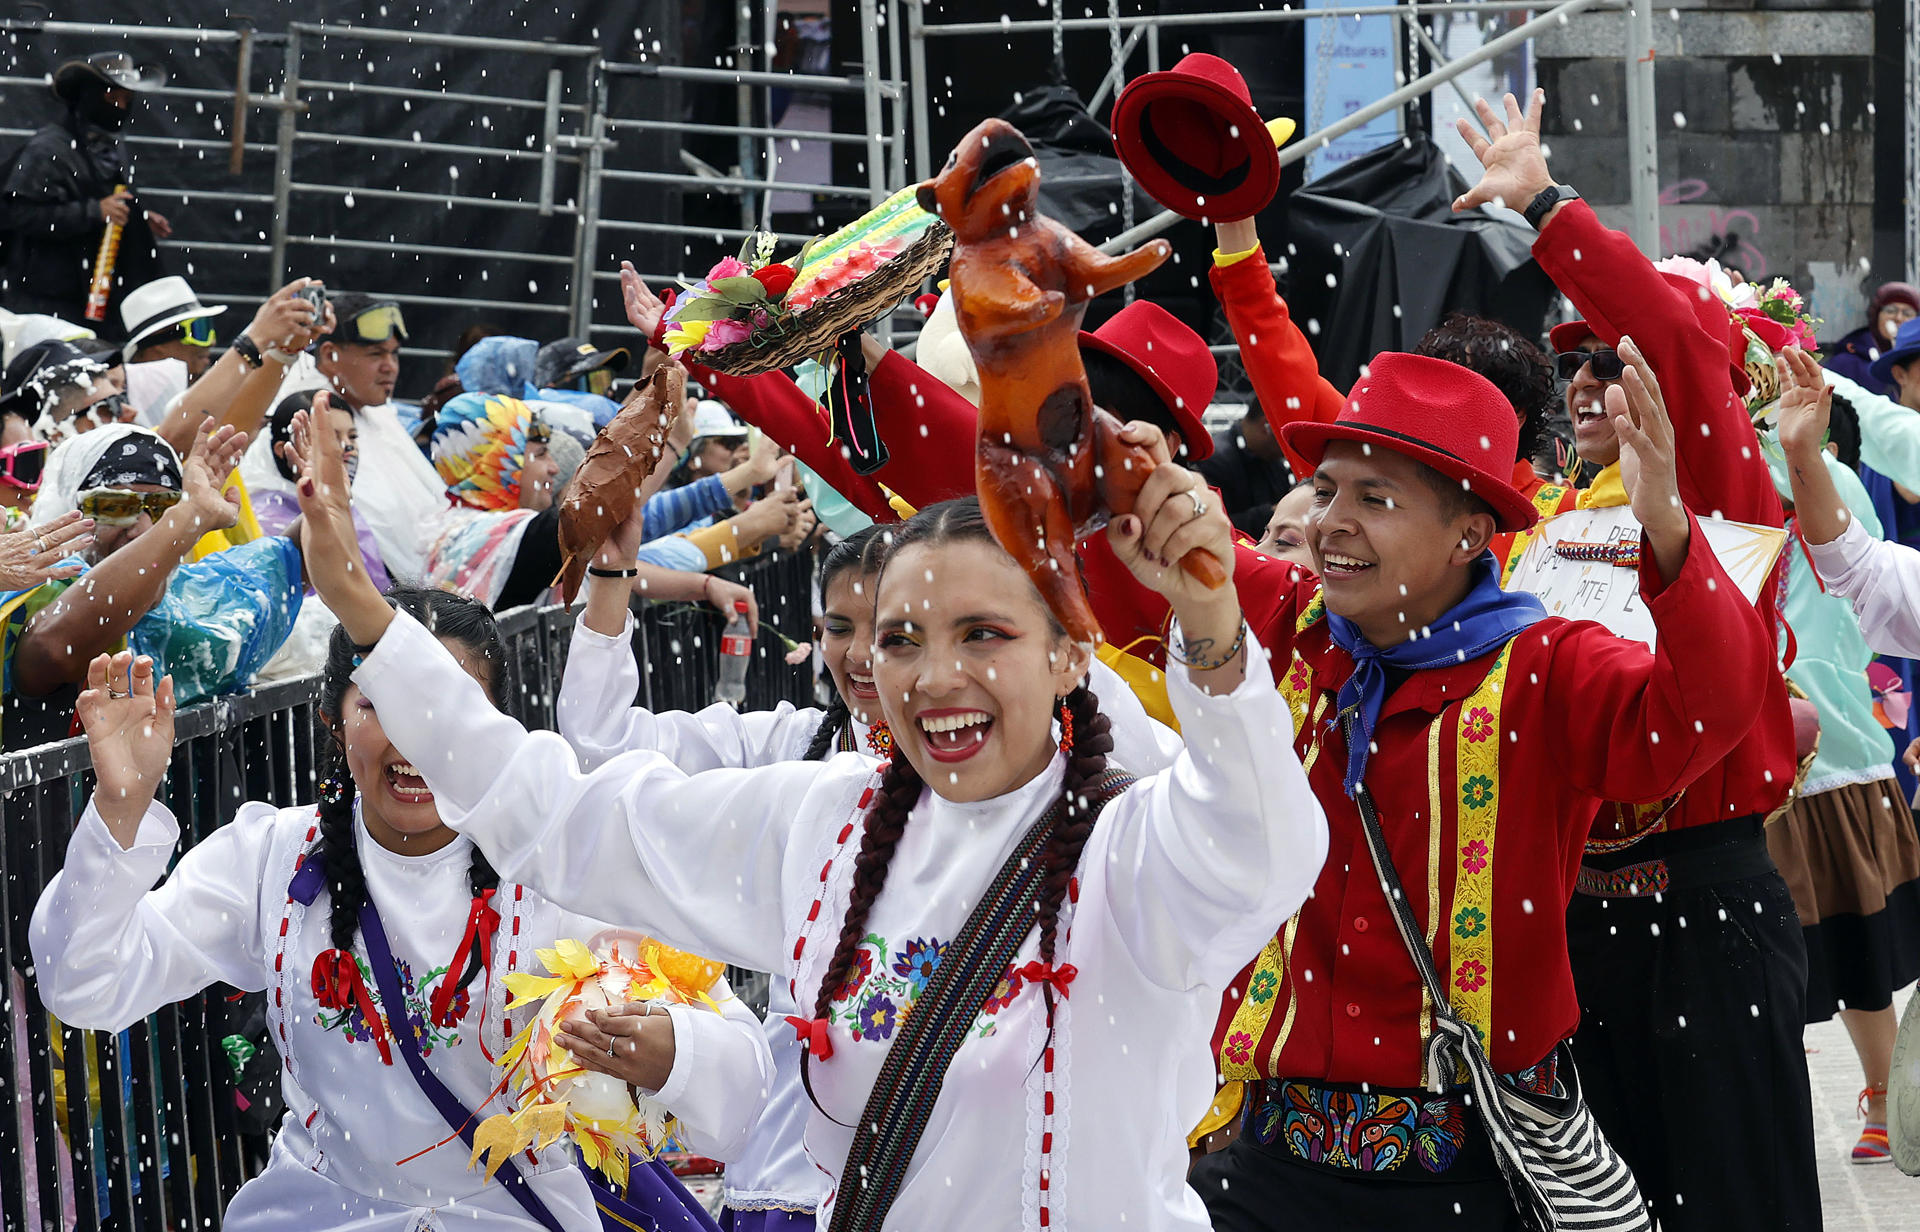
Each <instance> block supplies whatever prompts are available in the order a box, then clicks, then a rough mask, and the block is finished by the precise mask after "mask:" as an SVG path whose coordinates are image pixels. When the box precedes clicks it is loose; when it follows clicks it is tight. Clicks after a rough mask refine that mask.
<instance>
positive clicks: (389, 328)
mask: <svg viewBox="0 0 1920 1232" xmlns="http://www.w3.org/2000/svg"><path fill="white" fill-rule="evenodd" d="M336 336H337V337H339V338H340V339H342V340H344V341H346V342H369V343H373V344H376V345H378V344H379V343H382V342H385V341H386V340H387V339H389V338H393V337H398V338H399V339H400V341H402V342H405V341H406V340H407V321H406V318H405V317H403V316H401V315H400V305H398V304H375V305H373V306H372V307H370V308H368V309H366V310H365V311H363V312H361V313H360V315H359V316H356V317H354V318H352V319H351V320H348V321H343V322H341V324H340V327H339V331H338V333H337V335H336Z"/></svg>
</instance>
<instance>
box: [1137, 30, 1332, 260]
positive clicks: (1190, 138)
mask: <svg viewBox="0 0 1920 1232" xmlns="http://www.w3.org/2000/svg"><path fill="white" fill-rule="evenodd" d="M1111 123H1112V127H1113V148H1114V151H1115V152H1116V153H1118V154H1119V155H1120V161H1121V162H1122V163H1125V164H1126V167H1127V170H1128V171H1129V172H1131V173H1132V174H1133V178H1134V179H1136V180H1138V181H1140V186H1141V187H1142V188H1144V189H1146V190H1147V192H1148V193H1149V194H1151V195H1152V197H1153V199H1154V200H1155V201H1158V202H1159V203H1160V204H1161V205H1164V206H1166V207H1167V208H1168V209H1170V210H1172V211H1173V212H1174V213H1176V214H1181V215H1184V216H1185V217H1187V218H1199V219H1209V220H1211V221H1213V222H1232V221H1234V220H1236V219H1240V218H1251V217H1253V216H1254V215H1255V214H1258V213H1259V212H1260V211H1261V209H1262V208H1264V207H1265V206H1266V204H1267V202H1269V201H1271V200H1273V194H1274V193H1275V192H1277V191H1278V190H1279V188H1280V156H1279V154H1278V153H1276V152H1275V151H1276V148H1277V147H1278V146H1280V145H1281V144H1282V143H1284V142H1285V141H1286V140H1287V138H1289V137H1291V136H1293V128H1294V125H1293V121H1292V120H1285V119H1282V120H1275V121H1273V122H1272V123H1271V124H1268V123H1267V122H1265V121H1263V120H1262V119H1261V118H1260V113H1259V112H1257V111H1255V110H1254V109H1253V95H1252V94H1251V93H1250V92H1249V91H1248V90H1247V83H1246V81H1245V79H1243V78H1242V77H1241V76H1240V72H1239V70H1238V69H1236V68H1234V67H1233V65H1231V64H1228V63H1227V62H1226V61H1225V60H1222V59H1221V58H1220V57H1219V56H1210V55H1207V54H1206V53H1204V52H1195V53H1194V54H1192V55H1190V56H1187V57H1186V58H1185V59H1183V60H1181V61H1180V63H1178V64H1176V65H1174V66H1173V67H1172V68H1171V69H1169V70H1167V71H1166V72H1162V73H1148V74H1146V75H1145V76H1144V77H1136V78H1134V79H1133V80H1132V81H1131V82H1128V83H1127V88H1126V89H1124V90H1122V91H1120V97H1118V98H1116V99H1114V100H1113V117H1112V121H1111Z"/></svg>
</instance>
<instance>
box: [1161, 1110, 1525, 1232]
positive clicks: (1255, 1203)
mask: <svg viewBox="0 0 1920 1232" xmlns="http://www.w3.org/2000/svg"><path fill="white" fill-rule="evenodd" d="M1472 1132H1474V1133H1479V1132H1480V1131H1479V1129H1478V1127H1477V1126H1476V1127H1475V1128H1474V1130H1473V1131H1472ZM1406 1166H1408V1167H1412V1166H1413V1165H1412V1164H1411V1163H1409V1164H1408V1165H1406ZM1187 1183H1188V1184H1190V1185H1192V1186H1193V1188H1194V1190H1195V1191H1196V1192H1198V1193H1199V1195H1200V1198H1201V1200H1202V1201H1203V1202H1205V1203H1206V1204H1207V1215H1208V1216H1209V1217H1210V1218H1211V1219H1212V1220H1213V1227H1214V1232H1305V1230H1307V1229H1320V1228H1326V1229H1334V1228H1337V1229H1339V1230H1340V1232H1428V1230H1429V1229H1434V1228H1457V1229H1459V1232H1522V1228H1523V1225H1522V1224H1521V1222H1520V1216H1519V1215H1518V1214H1517V1213H1515V1211H1514V1206H1513V1199H1512V1198H1511V1197H1509V1196H1508V1194H1507V1187H1506V1183H1505V1182H1503V1181H1502V1180H1500V1178H1499V1177H1498V1176H1494V1177H1491V1178H1485V1179H1480V1180H1471V1181H1458V1182H1441V1181H1433V1180H1415V1181H1408V1180H1402V1179H1399V1178H1397V1177H1396V1176H1395V1174H1394V1173H1391V1172H1389V1173H1383V1174H1377V1175H1364V1174H1355V1175H1340V1174H1336V1173H1334V1172H1332V1171H1330V1170H1327V1169H1323V1168H1316V1167H1314V1166H1312V1165H1310V1164H1304V1163H1301V1162H1299V1161H1298V1160H1295V1159H1293V1158H1291V1157H1290V1156H1289V1155H1288V1154H1287V1153H1286V1148H1285V1147H1283V1146H1276V1147H1261V1146H1258V1145H1256V1144H1254V1143H1252V1142H1249V1141H1248V1140H1247V1139H1245V1138H1239V1139H1235V1140H1234V1141H1233V1143H1231V1144H1230V1145H1229V1146H1227V1148H1226V1149H1225V1150H1220V1151H1215V1152H1214V1153H1213V1154H1211V1155H1209V1156H1207V1157H1206V1158H1204V1159H1202V1160H1201V1161H1200V1162H1199V1163H1197V1164H1195V1165H1194V1166H1193V1171H1192V1172H1191V1173H1190V1174H1189V1175H1188V1177H1187Z"/></svg>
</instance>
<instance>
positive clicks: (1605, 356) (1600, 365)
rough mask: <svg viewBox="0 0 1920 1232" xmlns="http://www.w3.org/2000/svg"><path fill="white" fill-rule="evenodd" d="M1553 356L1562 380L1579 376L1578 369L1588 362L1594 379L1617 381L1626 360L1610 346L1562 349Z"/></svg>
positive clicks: (1624, 368) (1624, 369)
mask: <svg viewBox="0 0 1920 1232" xmlns="http://www.w3.org/2000/svg"><path fill="white" fill-rule="evenodd" d="M1553 358H1554V364H1555V367H1556V368H1557V369H1558V371H1559V373H1560V379H1561V380H1563V381H1571V380H1572V379H1573V378H1574V377H1576V376H1579V375H1580V369H1582V368H1584V367H1586V366H1587V365H1588V364H1592V365H1593V379H1594V380H1596V381H1617V380H1619V379H1620V375H1621V374H1622V373H1623V372H1625V371H1626V370H1627V364H1626V361H1625V360H1623V359H1621V358H1620V352H1618V351H1616V350H1614V349H1613V348H1612V347H1601V348H1600V349H1599V350H1597V351H1562V352H1560V353H1559V354H1558V355H1556V356H1554V357H1553Z"/></svg>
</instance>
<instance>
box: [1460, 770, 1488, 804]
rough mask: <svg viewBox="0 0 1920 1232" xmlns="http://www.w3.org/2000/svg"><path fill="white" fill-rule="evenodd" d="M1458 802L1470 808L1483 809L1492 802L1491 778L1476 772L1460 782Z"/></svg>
mask: <svg viewBox="0 0 1920 1232" xmlns="http://www.w3.org/2000/svg"><path fill="white" fill-rule="evenodd" d="M1460 803H1462V804H1464V805H1466V806H1467V807H1468V808H1470V809H1483V808H1485V807H1487V805H1489V804H1491V803H1493V780H1492V779H1490V778H1488V777H1487V776H1486V775H1484V774H1476V775H1474V776H1473V777H1472V778H1470V779H1468V780H1467V781H1466V782H1464V783H1462V784H1460Z"/></svg>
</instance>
